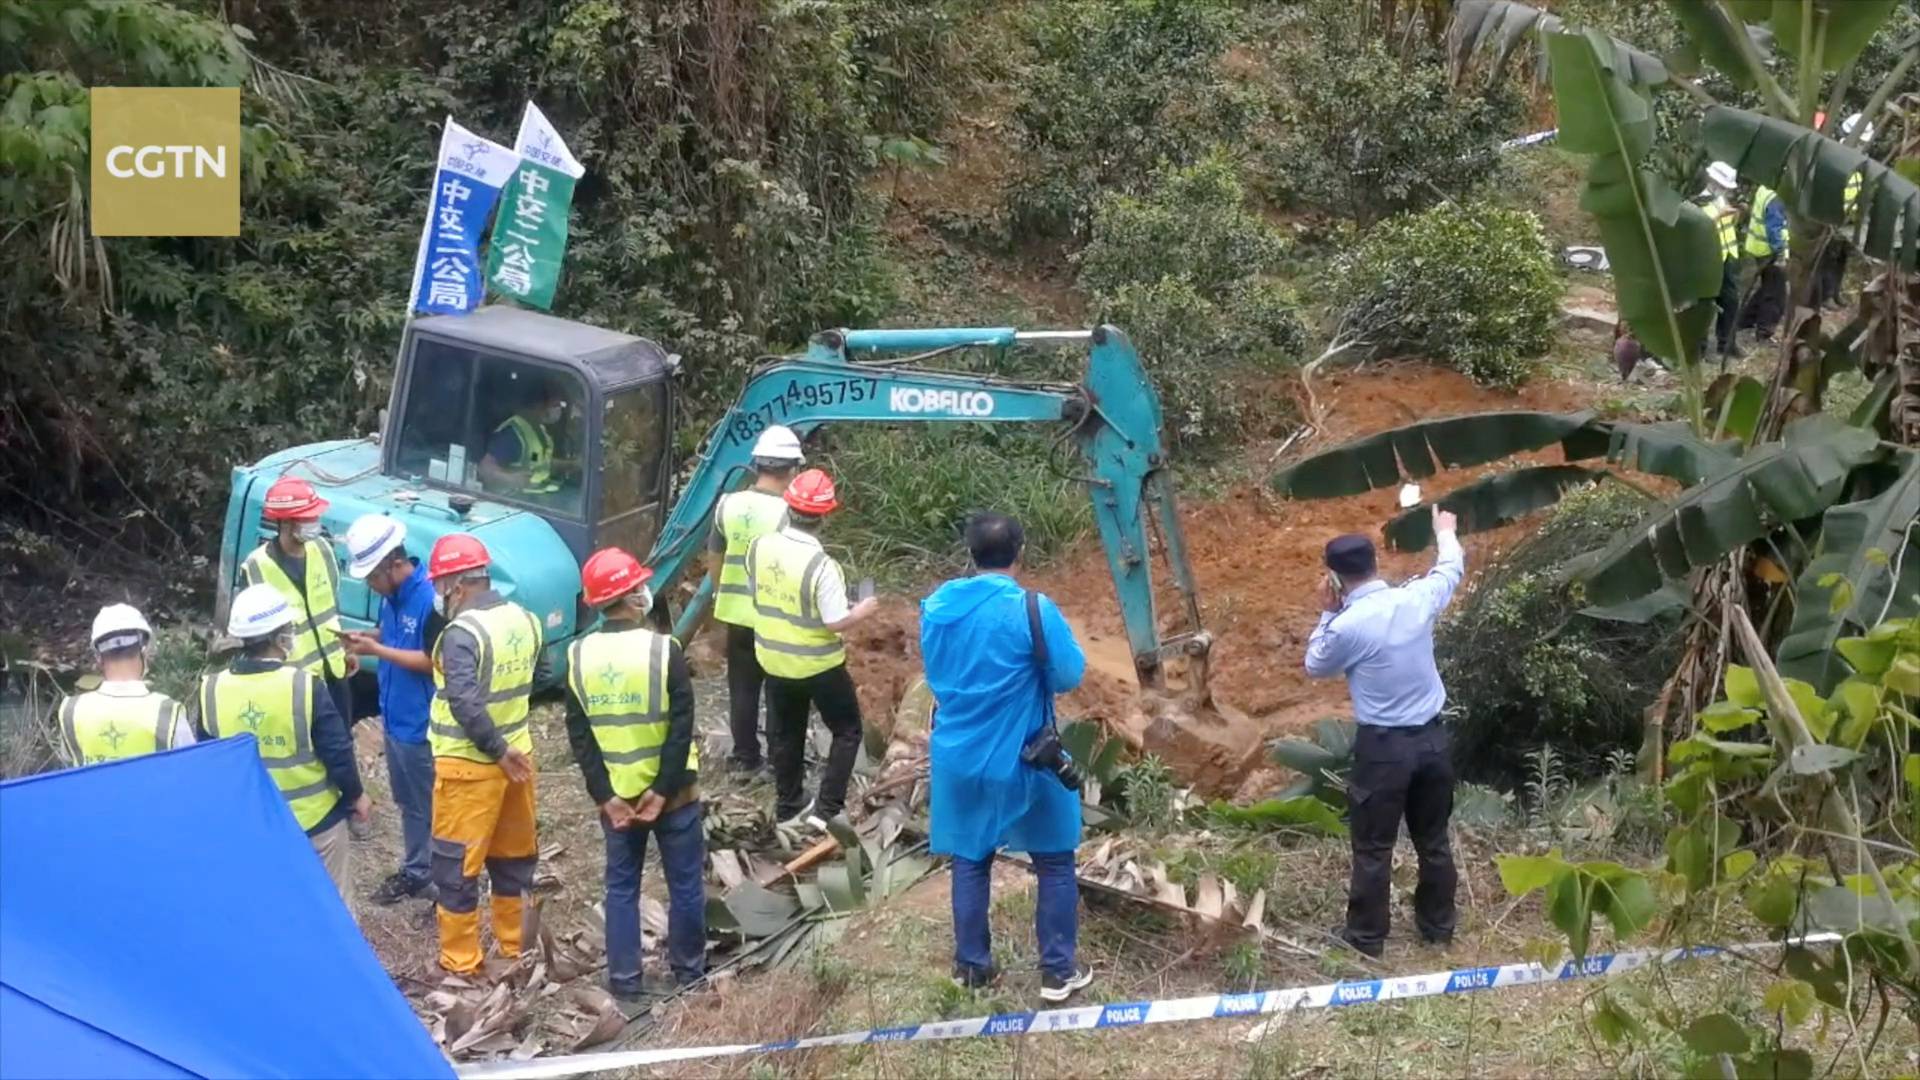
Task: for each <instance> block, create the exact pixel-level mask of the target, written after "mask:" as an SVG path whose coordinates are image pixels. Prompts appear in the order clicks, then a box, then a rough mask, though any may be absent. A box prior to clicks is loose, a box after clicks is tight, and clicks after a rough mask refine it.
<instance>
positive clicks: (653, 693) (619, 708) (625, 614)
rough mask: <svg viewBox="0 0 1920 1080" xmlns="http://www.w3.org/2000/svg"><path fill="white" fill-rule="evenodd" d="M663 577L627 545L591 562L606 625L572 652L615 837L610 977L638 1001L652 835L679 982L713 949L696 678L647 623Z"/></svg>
mask: <svg viewBox="0 0 1920 1080" xmlns="http://www.w3.org/2000/svg"><path fill="white" fill-rule="evenodd" d="M652 576H653V572H652V571H650V570H648V569H647V568H646V567H644V566H641V565H640V562H639V560H637V559H635V558H634V557H633V556H632V555H630V554H628V553H627V552H625V551H622V550H620V549H619V548H605V549H602V550H600V551H596V552H594V553H593V555H592V557H591V558H589V559H587V562H586V565H585V566H584V567H582V569H581V573H580V582H581V587H582V589H581V591H582V594H583V595H584V596H585V597H586V601H587V603H588V604H590V605H592V606H593V607H595V608H598V609H599V610H600V611H601V613H602V614H603V615H605V617H606V618H605V622H604V623H602V625H601V626H600V628H599V629H598V630H595V631H593V632H592V633H590V634H587V635H585V636H583V637H581V638H580V639H579V640H578V641H575V642H574V643H573V647H572V648H571V649H570V650H569V652H568V658H567V687H568V689H569V690H570V691H571V692H572V693H571V695H570V697H569V700H568V705H567V739H568V742H570V743H571V744H572V746H573V758H574V761H575V762H577V763H578V764H579V766H580V774H581V776H582V777H584V778H585V780H586V783H587V794H588V795H589V796H590V797H591V798H592V799H593V801H594V804H595V805H597V806H599V807H600V829H601V831H602V832H603V833H605V834H606V841H607V872H606V886H607V887H606V918H607V985H608V987H609V989H611V990H612V991H613V992H614V994H615V995H616V996H618V997H622V998H626V999H629V1000H632V999H638V998H639V997H641V996H642V994H643V993H644V988H643V982H642V979H641V967H640V871H641V868H642V867H643V866H645V865H646V858H647V838H648V837H649V836H651V837H652V838H653V840H654V843H655V845H656V846H657V847H658V848H659V849H660V863H661V866H662V868H663V872H664V873H665V874H666V879H667V897H668V903H667V965H668V967H669V968H670V969H671V970H672V972H673V981H674V983H675V984H676V985H678V986H686V985H688V984H689V983H693V982H696V981H698V980H699V978H700V977H701V975H703V974H704V973H705V972H706V956H707V922H706V906H707V894H706V884H705V880H706V879H705V873H706V862H707V856H706V844H705V841H704V839H703V837H702V834H701V825H700V818H701V813H702V811H701V806H700V790H699V785H698V780H699V774H700V748H699V746H698V745H697V741H698V740H697V739H696V738H695V736H694V715H693V704H694V702H693V680H692V679H691V678H690V677H689V675H688V673H687V661H686V658H685V657H684V656H682V655H681V652H680V643H679V642H677V641H675V640H673V638H672V637H671V636H670V635H667V634H662V633H658V632H656V631H654V630H651V629H649V628H648V627H647V626H646V625H645V623H644V622H643V620H644V619H645V618H646V615H647V612H648V611H649V610H650V609H651V608H652V607H653V591H652V590H651V589H649V588H648V587H647V580H648V579H649V578H651V577H652ZM663 988H664V987H663Z"/></svg>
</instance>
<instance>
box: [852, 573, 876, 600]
mask: <svg viewBox="0 0 1920 1080" xmlns="http://www.w3.org/2000/svg"><path fill="white" fill-rule="evenodd" d="M856 599H859V600H871V599H873V579H872V578H861V579H860V588H859V590H858V595H857V596H856Z"/></svg>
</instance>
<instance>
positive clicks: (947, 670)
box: [920, 573, 1087, 859]
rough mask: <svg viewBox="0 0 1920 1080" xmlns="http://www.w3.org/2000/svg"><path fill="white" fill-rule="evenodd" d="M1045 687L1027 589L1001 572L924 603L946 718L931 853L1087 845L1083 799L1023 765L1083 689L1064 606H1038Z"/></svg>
mask: <svg viewBox="0 0 1920 1080" xmlns="http://www.w3.org/2000/svg"><path fill="white" fill-rule="evenodd" d="M1040 626H1041V632H1042V633H1044V634H1045V635H1046V639H1047V653H1048V658H1049V659H1048V665H1047V672H1046V685H1044V686H1042V685H1041V678H1040V671H1039V669H1038V668H1037V667H1036V666H1035V664H1034V662H1033V635H1032V632H1031V631H1030V630H1029V629H1028V626H1027V609H1026V593H1025V591H1023V590H1022V589H1021V588H1020V586H1018V585H1016V584H1015V583H1014V581H1013V579H1012V578H1010V577H1008V576H1007V575H1005V574H998V573H985V574H980V575H978V576H976V577H968V578H959V579H957V580H954V581H949V582H947V583H946V584H944V585H942V586H940V587H939V588H938V589H936V590H934V593H933V595H932V596H929V597H927V598H926V599H925V600H923V601H921V603H920V652H921V655H922V657H923V658H924V661H925V664H926V670H927V685H928V686H929V687H931V688H932V690H933V697H934V701H935V702H936V703H937V705H938V711H937V712H936V713H935V715H934V721H933V735H932V738H931V740H930V743H931V745H930V753H931V756H932V765H933V792H932V806H931V816H932V833H933V836H932V840H931V845H932V848H933V850H934V851H935V852H937V853H939V854H943V855H962V856H965V857H967V858H970V859H979V858H985V857H986V856H988V855H991V854H992V853H993V851H994V850H995V849H996V848H1001V847H1004V848H1006V849H1008V850H1010V851H1037V852H1053V851H1071V850H1073V849H1074V848H1076V847H1078V846H1079V844H1080V795H1079V793H1078V792H1074V791H1068V790H1067V789H1066V788H1065V787H1064V786H1062V785H1061V783H1060V781H1059V780H1058V779H1056V778H1055V777H1054V776H1053V775H1052V774H1050V773H1046V772H1042V771H1041V770H1039V769H1036V768H1033V767H1032V766H1030V765H1024V764H1022V763H1021V761H1020V748H1021V747H1023V746H1025V745H1026V743H1027V740H1028V739H1030V738H1031V737H1032V736H1033V735H1034V733H1035V732H1037V731H1039V730H1040V727H1041V725H1042V724H1044V723H1046V720H1047V717H1048V715H1049V714H1050V712H1051V709H1052V700H1053V695H1055V694H1061V693H1065V692H1066V691H1068V690H1071V689H1073V688H1074V687H1076V686H1078V685H1080V676H1081V675H1082V674H1083V673H1084V672H1085V671H1086V666H1087V661H1086V656H1085V654H1084V653H1082V652H1081V651H1080V643H1079V642H1077V641H1075V640H1074V639H1073V630H1072V629H1071V628H1070V627H1068V626H1067V621H1066V619H1064V618H1062V617H1061V615H1060V609H1059V608H1057V607H1055V606H1054V605H1053V601H1051V600H1049V599H1047V598H1046V597H1044V596H1043V597H1041V598H1040Z"/></svg>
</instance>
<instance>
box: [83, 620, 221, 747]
mask: <svg viewBox="0 0 1920 1080" xmlns="http://www.w3.org/2000/svg"><path fill="white" fill-rule="evenodd" d="M91 640H92V641H93V651H94V654H95V655H96V656H98V657H99V658H100V686H99V688H98V689H94V690H89V691H87V692H86V693H84V694H77V695H75V696H73V697H70V698H68V699H66V700H65V701H63V702H61V703H60V754H61V757H62V758H64V759H65V760H66V762H67V763H68V764H69V765H93V764H96V763H98V762H102V761H118V760H120V759H121V758H130V757H138V756H140V755H141V754H151V753H153V752H154V751H156V750H171V749H173V748H174V747H176V746H190V745H192V743H193V741H194V740H193V724H192V722H191V721H190V720H188V718H187V712H186V710H185V709H182V708H181V707H180V706H179V704H178V703H176V702H175V701H174V700H173V699H172V698H170V697H168V696H167V695H165V694H162V693H159V692H157V691H154V690H149V689H147V682H146V678H147V650H148V649H149V648H151V647H152V644H153V628H152V627H150V626H148V625H147V620H146V617H145V616H143V615H141V614H140V612H139V611H137V610H136V609H134V608H133V607H132V606H131V605H129V604H108V605H107V606H106V607H103V608H101V609H100V612H99V614H97V615H95V616H94V617H93V635H92V639H91Z"/></svg>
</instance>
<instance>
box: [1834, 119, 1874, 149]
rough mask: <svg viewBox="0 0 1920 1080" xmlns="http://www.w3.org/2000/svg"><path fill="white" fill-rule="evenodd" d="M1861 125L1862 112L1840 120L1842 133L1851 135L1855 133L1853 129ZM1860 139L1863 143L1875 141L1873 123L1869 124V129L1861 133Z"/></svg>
mask: <svg viewBox="0 0 1920 1080" xmlns="http://www.w3.org/2000/svg"><path fill="white" fill-rule="evenodd" d="M1859 126H1860V114H1859V113H1854V114H1853V115H1852V116H1849V117H1847V118H1846V119H1845V120H1842V121H1840V134H1842V135H1851V134H1853V129H1854V128H1857V127H1859ZM1860 141H1861V142H1862V143H1870V142H1872V141H1873V125H1872V124H1868V125H1867V130H1865V131H1863V132H1861V133H1860Z"/></svg>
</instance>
